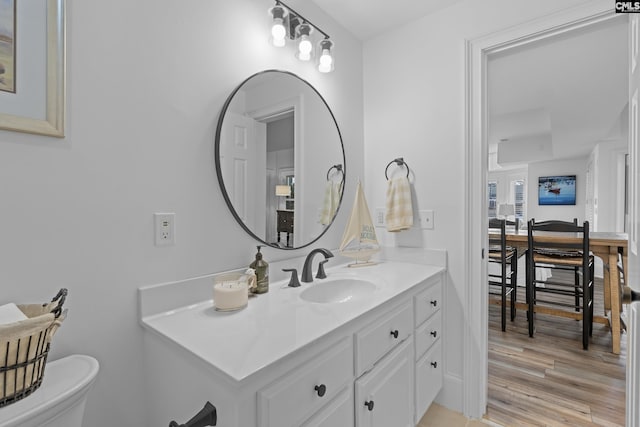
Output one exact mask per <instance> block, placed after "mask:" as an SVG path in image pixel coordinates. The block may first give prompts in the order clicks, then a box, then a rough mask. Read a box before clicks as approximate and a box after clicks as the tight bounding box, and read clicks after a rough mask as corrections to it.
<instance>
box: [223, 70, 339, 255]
mask: <svg viewBox="0 0 640 427" xmlns="http://www.w3.org/2000/svg"><path fill="white" fill-rule="evenodd" d="M273 72H277V73H283V74H288V75H290V76H292V77H294V78H296V79H298V80H300V81H302V82H303V83H305V84H306V85H307V86H309V87H310V88H311V89H312V90H313V91H314V92H315V93H316V94H317V95H318V96H319V97H320V99H321V100H322V102H323V103H324V105H325V106H326V107H327V110H328V111H329V114H330V115H331V119H332V120H333V123H334V125H335V126H336V130H337V131H338V137H339V138H340V148H341V149H342V165H343V166H342V173H343V178H342V179H343V183H346V177H347V166H346V165H347V163H346V154H345V150H344V142H343V140H342V133H341V132H340V126H338V122H337V120H336V118H335V116H334V115H333V111H332V110H331V108H330V107H329V104H327V101H326V100H325V99H324V97H323V96H322V95H321V94H320V92H318V90H317V89H316V88H315V87H313V85H311V83H309V82H308V81H306V80H305V79H303V78H301V77H300V76H298V75H296V74H294V73H292V72H290V71H284V70H278V69H268V70H263V71H259V72H257V73H254V74H252V75H251V76H249V77H247V78H246V79H244V80H243V81H242V82H241V83H240V84H239V85H238V86H237V87H236V88H235V89H234V90H233V91H232V92H231V94H230V95H229V96H228V97H227V100H226V101H225V103H224V105H223V106H222V110H220V115H219V116H218V124H217V126H216V136H215V164H216V175H217V177H218V184H219V185H220V190H221V191H222V195H223V197H224V201H225V202H226V204H227V207H228V208H229V210H230V211H231V214H232V215H233V217H234V218H235V220H236V222H237V223H238V224H240V226H241V227H242V228H243V229H244V231H246V232H247V234H249V235H250V236H251V237H253V238H254V239H256V240H257V241H259V242H261V243H262V244H264V245H265V246H268V247H270V248H275V249H284V250H295V249H301V248H304V247H307V246H309V245H311V244H313V243H315V242H316V241H318V239H320V238H321V237H322V236H324V234H325V233H326V232H327V230H329V228H330V227H331V226H332V225H333V222H334V221H335V219H336V217H337V216H338V212H339V211H340V208H341V207H342V199H343V197H344V187H345V186H344V184H343V186H342V191H341V193H340V203H339V204H338V208H337V209H336V213H335V214H334V215H333V218H331V223H329V224H328V225H327V226H326V227H325V228H324V230H323V231H322V233H320V234H319V235H318V237H316V238H315V239H313V240H311V241H310V242H308V243H305V244H304V245H302V246H297V247H292V248H287V247H284V248H283V247H280V246H278V245H274V244H270V243H268V242H266V241H265V240H264V239H263V238H261V237H258V236H257V235H256V234H255V233H254V232H253V231H252V230H250V229H249V227H247V225H246V224H245V223H244V221H242V219H241V218H240V216H239V215H238V213H237V212H236V210H235V207H234V206H233V203H232V202H231V199H230V198H229V194H228V193H227V190H226V187H225V185H224V178H223V177H222V168H221V165H220V136H221V133H222V122H223V121H224V117H225V115H226V113H227V109H228V108H229V104H231V101H232V100H233V97H234V96H235V95H236V93H237V92H238V91H239V90H240V89H241V88H242V87H243V86H244V84H245V83H246V82H248V81H249V80H251V79H252V78H254V77H257V76H260V75H262V74H266V73H273Z"/></svg>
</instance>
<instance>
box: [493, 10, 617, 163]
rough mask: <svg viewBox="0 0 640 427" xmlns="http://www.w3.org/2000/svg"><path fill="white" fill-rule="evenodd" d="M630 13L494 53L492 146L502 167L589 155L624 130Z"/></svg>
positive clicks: (615, 138) (614, 138)
mask: <svg viewBox="0 0 640 427" xmlns="http://www.w3.org/2000/svg"><path fill="white" fill-rule="evenodd" d="M627 61H628V59H627V20H626V19H625V18H624V17H621V18H616V19H612V20H608V21H607V22H604V23H599V24H595V25H591V26H589V27H587V28H583V29H580V30H574V31H573V32H571V33H570V34H565V35H562V36H556V37H554V38H553V39H551V40H545V41H541V42H536V43H533V44H530V45H527V46H525V47H522V48H516V49H510V50H508V51H506V52H505V53H500V54H495V55H490V57H489V61H488V105H489V114H488V120H489V152H490V153H493V154H494V155H496V156H497V158H496V161H497V163H499V164H500V166H502V167H509V166H511V167H515V166H519V165H522V164H524V163H530V162H532V161H544V160H552V159H565V158H572V157H573V158H575V157H580V156H587V155H589V153H590V152H591V151H592V150H593V147H594V146H595V145H596V144H597V143H598V142H600V141H607V140H619V139H620V137H621V136H623V133H622V132H623V127H624V126H626V121H624V120H622V121H621V118H622V117H626V110H625V108H626V105H627V99H628V89H627V88H628V84H627V80H628V77H627V73H628V67H627Z"/></svg>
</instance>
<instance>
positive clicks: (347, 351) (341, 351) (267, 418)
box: [258, 338, 353, 427]
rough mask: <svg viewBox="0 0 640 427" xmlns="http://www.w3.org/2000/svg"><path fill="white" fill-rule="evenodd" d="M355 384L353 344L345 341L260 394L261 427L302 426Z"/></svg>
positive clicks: (349, 340) (259, 412)
mask: <svg viewBox="0 0 640 427" xmlns="http://www.w3.org/2000/svg"><path fill="white" fill-rule="evenodd" d="M352 381H353V344H352V340H351V339H349V338H345V339H343V340H342V341H340V342H339V343H338V344H336V345H335V346H332V347H331V348H330V349H328V350H326V351H325V352H323V353H321V354H320V355H318V356H316V357H315V358H313V359H312V360H310V361H309V362H308V363H305V364H303V365H302V366H300V367H298V368H297V369H295V370H293V371H292V372H291V373H290V374H287V375H286V377H284V378H283V379H281V380H279V381H277V382H275V383H274V384H272V385H270V386H268V387H267V388H265V389H263V390H261V391H259V392H258V414H259V421H258V422H259V425H260V426H261V427H288V426H291V427H293V426H300V425H301V424H302V422H303V421H304V420H305V419H307V418H309V416H311V414H313V413H314V412H316V411H317V410H318V409H320V408H321V407H322V406H324V405H326V404H327V403H328V402H329V401H331V400H332V399H333V398H334V397H336V396H337V395H338V393H339V392H340V391H342V390H343V389H344V387H345V386H346V385H347V384H348V383H351V382H352Z"/></svg>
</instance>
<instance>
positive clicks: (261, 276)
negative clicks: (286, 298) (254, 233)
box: [249, 245, 269, 294]
mask: <svg viewBox="0 0 640 427" xmlns="http://www.w3.org/2000/svg"><path fill="white" fill-rule="evenodd" d="M257 248H258V252H257V253H256V259H255V260H254V261H253V262H252V263H251V264H250V265H249V267H250V268H253V270H254V271H255V272H256V279H257V282H258V283H257V286H256V287H255V289H253V292H254V293H256V294H264V293H266V292H269V264H268V263H267V261H265V260H263V259H262V253H261V252H260V248H262V246H260V245H258V246H257Z"/></svg>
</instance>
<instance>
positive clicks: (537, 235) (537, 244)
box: [528, 219, 589, 253]
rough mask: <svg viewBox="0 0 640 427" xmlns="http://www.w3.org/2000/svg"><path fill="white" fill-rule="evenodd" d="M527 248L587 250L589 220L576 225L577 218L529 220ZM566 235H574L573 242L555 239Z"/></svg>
mask: <svg viewBox="0 0 640 427" xmlns="http://www.w3.org/2000/svg"><path fill="white" fill-rule="evenodd" d="M528 235H529V238H528V241H529V250H531V251H535V250H536V249H545V248H546V249H553V250H556V251H562V250H565V251H586V252H587V253H588V251H589V222H588V221H585V222H584V224H583V225H578V220H577V219H574V220H573V222H569V221H558V220H551V221H540V222H536V221H535V219H531V220H530V221H529V228H528ZM567 235H574V237H575V238H576V241H575V242H567V241H566V240H565V241H557V240H556V239H558V237H560V236H561V237H562V238H563V239H565V238H566V237H567Z"/></svg>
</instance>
